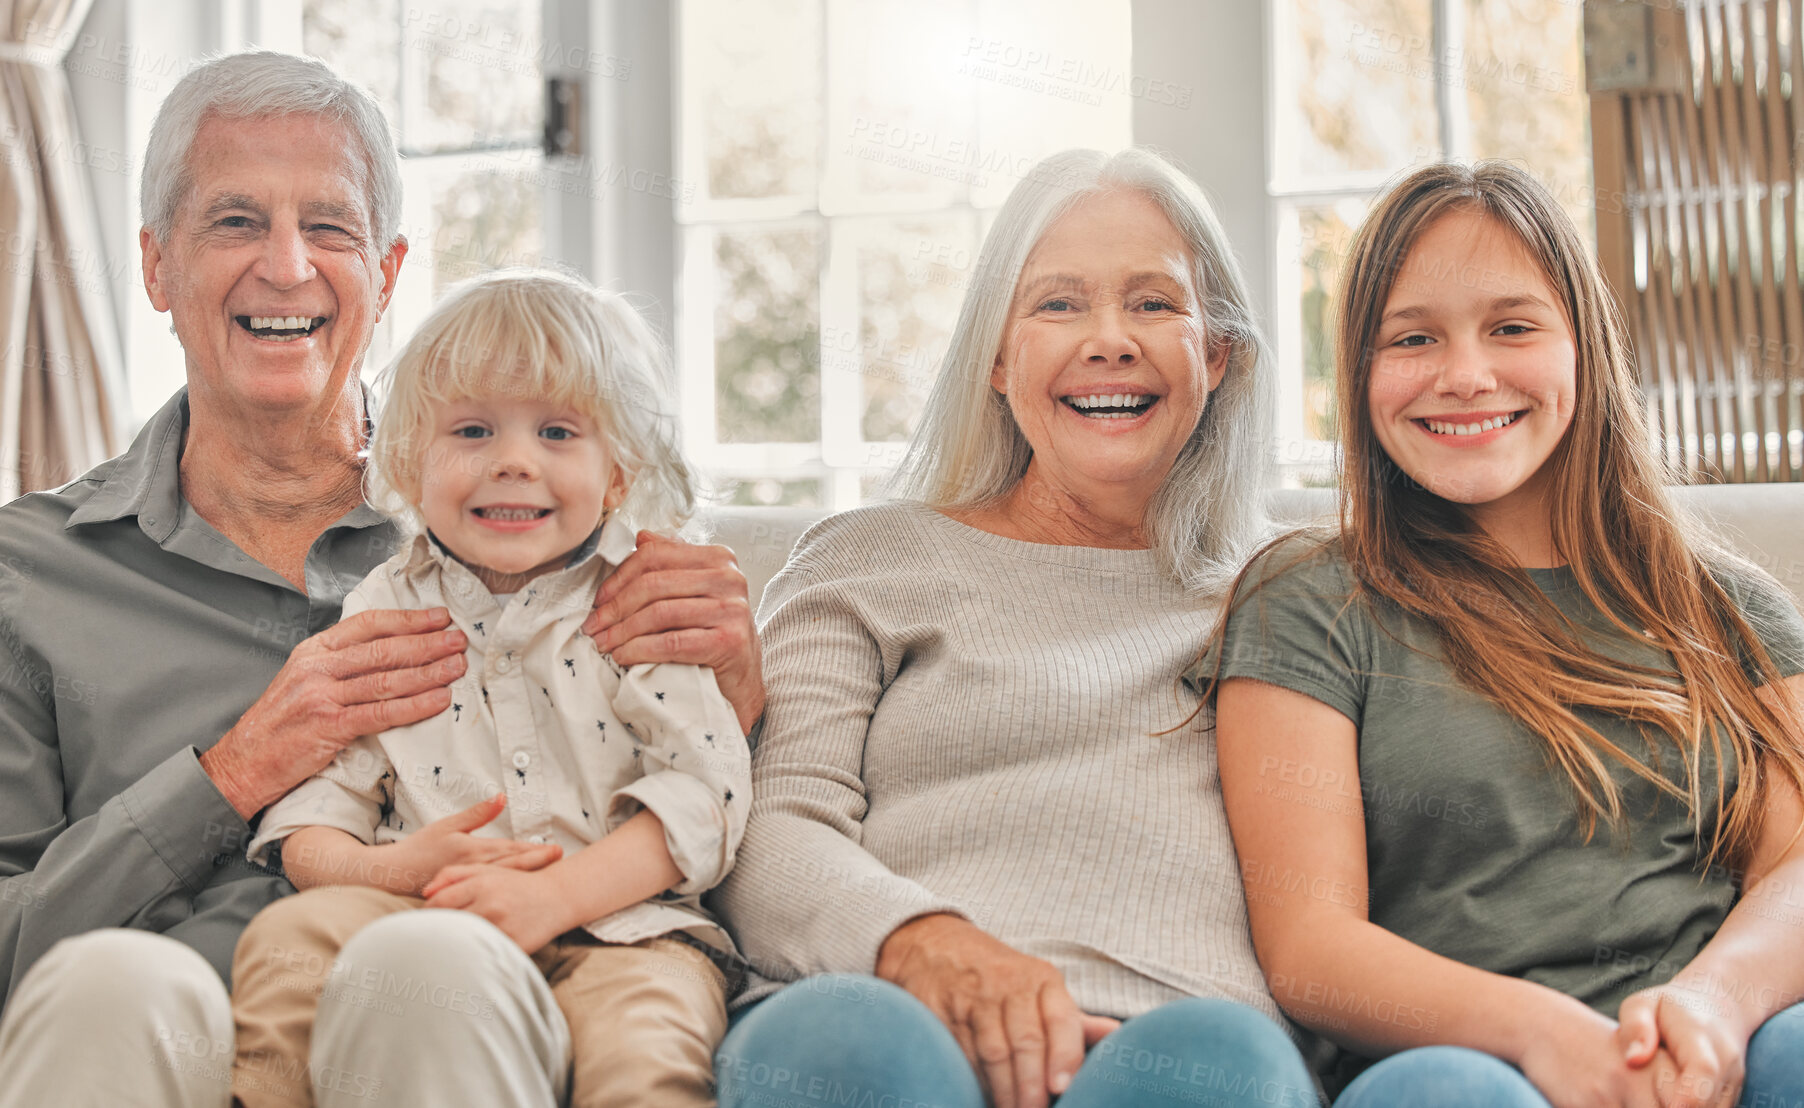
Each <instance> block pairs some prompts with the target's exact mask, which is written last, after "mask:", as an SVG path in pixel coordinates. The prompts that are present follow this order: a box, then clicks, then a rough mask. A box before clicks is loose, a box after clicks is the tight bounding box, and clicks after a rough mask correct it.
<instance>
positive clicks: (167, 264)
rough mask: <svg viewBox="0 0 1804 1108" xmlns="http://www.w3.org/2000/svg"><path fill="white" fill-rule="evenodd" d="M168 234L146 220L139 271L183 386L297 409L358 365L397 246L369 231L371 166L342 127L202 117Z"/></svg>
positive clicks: (253, 405) (225, 401)
mask: <svg viewBox="0 0 1804 1108" xmlns="http://www.w3.org/2000/svg"><path fill="white" fill-rule="evenodd" d="M187 176H188V178H189V182H190V183H189V187H188V189H187V193H186V195H185V196H184V197H183V199H182V203H181V207H180V209H179V211H178V213H177V216H176V221H175V227H174V229H173V230H172V231H171V232H170V234H169V238H168V241H165V242H161V243H159V242H157V241H156V238H155V236H154V235H153V234H152V233H151V232H150V231H149V230H146V231H144V232H143V234H142V235H141V236H140V241H141V244H142V245H143V249H144V284H145V289H146V291H148V292H149V294H150V299H151V303H152V304H153V305H155V306H156V308H157V310H159V311H167V312H169V313H170V314H171V316H172V317H173V319H174V324H175V332H176V335H177V337H178V338H179V339H180V340H181V343H182V347H183V350H184V351H185V353H186V355H187V363H188V386H189V389H190V392H192V393H197V394H205V396H206V399H207V400H208V402H209V403H210V404H212V405H214V406H216V407H219V408H223V409H229V410H239V411H244V412H247V413H248V412H251V411H257V412H277V411H294V410H302V409H307V408H312V407H317V406H320V405H322V404H324V405H331V404H333V403H335V402H336V401H337V398H338V396H339V394H340V393H341V392H342V391H343V389H344V388H345V382H346V381H347V380H349V379H350V378H352V377H353V376H355V374H356V372H357V369H358V367H359V366H360V365H361V363H362V361H363V354H364V351H365V350H366V349H368V347H369V342H370V335H371V334H372V332H373V331H374V329H375V325H376V321H377V320H378V319H379V318H381V315H382V309H383V308H384V307H386V306H387V304H388V299H389V296H390V295H391V294H392V293H393V291H394V282H395V275H396V273H397V272H398V271H399V270H400V267H401V259H402V258H403V257H404V256H405V255H406V253H407V245H406V242H405V241H404V240H397V241H396V242H395V243H394V245H393V246H392V247H390V248H388V249H387V250H382V249H380V247H379V245H378V244H377V243H376V242H375V241H374V237H375V230H374V226H373V220H372V213H371V210H370V199H369V189H368V187H367V182H368V172H367V169H366V167H365V165H364V156H363V154H362V148H361V146H360V144H359V143H358V142H357V140H356V138H355V136H354V135H353V133H352V132H351V131H350V130H349V129H348V128H346V127H344V126H342V125H340V124H337V123H334V122H331V121H329V120H325V119H321V118H319V117H317V116H309V115H283V116H263V117H256V118H249V119H227V118H222V117H219V116H212V117H209V118H207V119H206V120H204V121H203V122H202V123H201V126H200V129H199V130H198V131H197V132H196V134H195V136H194V144H193V146H192V148H191V149H190V150H189V153H188V162H187Z"/></svg>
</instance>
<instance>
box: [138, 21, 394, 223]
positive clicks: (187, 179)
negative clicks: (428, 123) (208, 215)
mask: <svg viewBox="0 0 1804 1108" xmlns="http://www.w3.org/2000/svg"><path fill="white" fill-rule="evenodd" d="M282 115H311V116H318V117H319V118H321V119H324V120H328V121H330V122H333V123H339V124H342V125H344V126H345V127H346V128H347V129H348V130H349V131H350V132H351V134H352V135H353V136H354V137H355V138H356V140H357V143H358V145H359V146H361V147H362V148H363V159H362V161H361V163H360V166H361V168H362V170H363V181H364V188H365V189H366V190H367V191H368V193H369V206H370V230H371V231H372V232H373V233H374V239H373V241H372V246H373V247H374V249H375V251H376V252H377V253H379V254H385V253H387V252H388V249H389V247H391V246H393V245H394V244H395V240H396V239H397V238H399V237H400V227H401V167H400V164H399V161H398V156H397V154H396V152H395V139H394V135H393V134H392V133H391V132H390V130H389V127H388V119H387V118H386V117H385V116H384V115H383V114H382V107H381V105H379V104H377V103H376V99H375V97H373V96H371V95H370V94H369V92H367V91H366V90H365V89H364V88H363V87H362V86H361V85H358V84H356V83H355V82H352V81H348V80H346V79H345V78H343V77H341V76H339V75H338V74H337V73H335V72H333V70H332V68H331V67H330V66H328V65H326V64H325V63H324V62H322V61H319V60H318V59H316V58H303V57H300V56H298V55H295V54H281V53H277V52H275V51H273V50H253V51H250V52H248V53H243V54H228V55H226V56H224V57H219V58H210V59H208V60H206V61H204V62H202V63H201V64H200V65H198V66H196V67H195V68H194V69H191V70H189V71H188V73H187V74H186V75H185V76H184V77H183V78H182V79H181V80H180V81H179V82H177V83H176V86H175V88H174V89H173V90H172V91H171V92H170V93H169V96H168V98H167V99H165V100H164V101H163V106H162V107H161V108H159V109H157V118H156V121H155V122H154V123H152V124H151V127H150V142H149V144H148V145H147V146H146V147H145V150H144V172H143V176H142V177H141V178H140V179H139V182H138V207H139V210H140V211H141V213H142V215H143V219H144V223H145V225H146V226H148V227H149V228H150V231H151V234H153V235H155V236H156V239H157V241H158V242H167V241H168V240H169V234H170V232H171V231H173V230H175V217H176V212H177V211H178V209H179V208H180V207H181V204H182V201H183V200H184V199H186V198H187V195H188V191H189V190H190V189H192V188H193V187H194V178H193V175H192V174H191V173H190V172H189V167H188V156H189V154H190V153H192V151H193V147H194V136H195V135H196V134H198V133H199V131H200V128H201V124H202V123H204V122H206V120H207V118H208V117H209V116H221V117H224V118H226V119H254V118H257V117H259V116H282Z"/></svg>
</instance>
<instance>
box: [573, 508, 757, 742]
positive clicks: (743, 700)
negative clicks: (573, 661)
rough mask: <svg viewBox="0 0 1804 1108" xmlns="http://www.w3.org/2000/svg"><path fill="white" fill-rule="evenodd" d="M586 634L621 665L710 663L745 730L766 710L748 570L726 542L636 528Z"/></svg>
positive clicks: (601, 593)
mask: <svg viewBox="0 0 1804 1108" xmlns="http://www.w3.org/2000/svg"><path fill="white" fill-rule="evenodd" d="M583 634H585V635H588V636H589V637H590V638H592V639H594V640H595V646H596V648H597V649H599V650H600V651H602V653H604V654H612V655H613V657H614V660H615V661H616V662H618V663H620V664H621V665H623V666H636V665H642V664H645V663H647V662H682V663H686V664H688V665H693V666H707V667H709V668H710V669H712V670H713V671H714V680H715V682H716V683H718V684H719V685H720V694H721V695H722V696H724V697H726V698H727V700H728V701H729V702H730V703H731V704H732V705H733V710H734V712H735V713H737V714H738V716H739V726H740V728H741V729H742V730H744V731H746V732H747V733H750V732H751V729H752V725H753V724H754V723H757V722H758V717H759V716H761V715H763V714H764V669H763V666H762V664H761V660H760V655H759V653H758V632H757V630H756V629H755V628H754V627H753V626H752V606H751V602H750V601H749V600H748V599H747V587H746V581H745V574H743V573H741V572H739V562H738V561H737V560H736V559H735V558H734V557H733V552H732V551H731V550H728V549H727V548H726V547H724V546H693V545H691V544H689V543H686V542H678V541H676V540H675V539H667V538H664V537H663V536H662V535H656V534H653V533H652V532H650V531H641V532H639V548H638V549H637V550H635V551H633V552H632V553H631V554H629V555H627V559H626V561H624V562H621V563H620V567H619V568H618V569H616V570H615V571H614V572H613V573H610V574H609V575H608V579H607V580H605V581H603V582H602V583H601V591H599V592H598V593H596V594H595V611H594V612H593V613H592V614H591V615H590V616H589V618H588V619H587V620H586V621H584V623H583Z"/></svg>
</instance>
